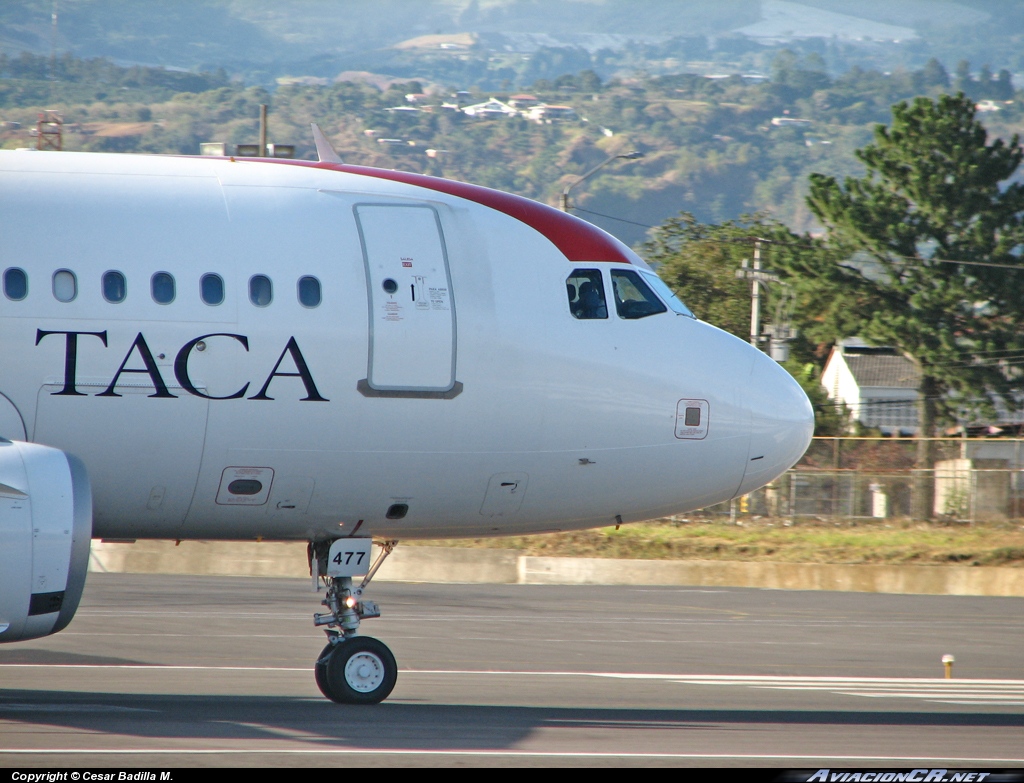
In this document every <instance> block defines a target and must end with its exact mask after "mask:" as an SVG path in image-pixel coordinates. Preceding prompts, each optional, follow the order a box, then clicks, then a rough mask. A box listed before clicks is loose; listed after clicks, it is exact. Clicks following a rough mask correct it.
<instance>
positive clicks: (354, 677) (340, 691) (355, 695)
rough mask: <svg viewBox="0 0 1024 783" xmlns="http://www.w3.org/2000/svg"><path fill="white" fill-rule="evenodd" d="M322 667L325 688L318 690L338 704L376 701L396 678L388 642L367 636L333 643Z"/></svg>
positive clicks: (392, 685) (393, 659) (396, 668)
mask: <svg viewBox="0 0 1024 783" xmlns="http://www.w3.org/2000/svg"><path fill="white" fill-rule="evenodd" d="M322 658H323V656H321V660H322ZM318 665H319V663H318ZM324 668H325V674H326V677H325V678H324V679H325V680H326V682H325V684H326V685H327V688H326V689H325V688H324V687H323V686H321V688H320V690H321V691H323V692H324V695H325V696H327V698H328V699H330V700H331V701H335V702H338V703H339V704H379V703H380V702H382V701H384V699H386V698H387V697H388V696H389V695H391V691H392V690H394V687H395V683H396V682H397V681H398V664H397V663H396V662H395V656H394V655H392V654H391V650H389V649H388V648H387V645H385V644H384V643H383V642H381V641H379V640H377V639H374V638H372V637H369V636H353V637H351V638H350V639H346V640H345V641H344V642H342V643H341V644H338V645H335V647H334V652H332V653H330V655H329V656H328V658H327V662H326V664H325V667H324ZM317 684H318V685H319V679H318V681H317Z"/></svg>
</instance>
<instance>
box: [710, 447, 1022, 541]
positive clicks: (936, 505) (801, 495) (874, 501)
mask: <svg viewBox="0 0 1024 783" xmlns="http://www.w3.org/2000/svg"><path fill="white" fill-rule="evenodd" d="M930 442H931V449H932V453H933V456H934V465H935V467H934V469H931V470H918V469H916V468H915V467H914V464H915V462H916V456H917V449H918V443H917V441H916V440H915V439H909V438H815V439H814V441H813V442H812V443H811V446H810V448H809V449H808V450H807V453H806V454H805V455H804V457H803V459H801V460H800V462H799V463H798V464H797V465H796V466H794V467H793V468H792V469H791V470H789V471H788V472H787V473H785V474H784V475H782V476H780V477H779V478H778V479H776V480H775V481H774V482H772V483H771V484H769V485H768V486H766V487H762V488H761V489H759V490H756V491H755V492H752V493H751V494H750V495H747V496H745V497H742V498H737V499H735V500H733V501H731V502H729V503H720V504H719V505H717V506H712V507H710V508H707V509H704V510H703V511H702V512H700V513H701V514H702V515H707V516H712V517H717V518H721V517H723V516H728V517H729V518H731V519H733V520H736V519H739V518H740V517H770V518H783V519H795V518H798V517H813V518H818V519H822V520H837V521H838V520H856V519H865V520H867V519H874V520H884V519H899V518H903V519H906V518H910V517H912V516H913V511H912V509H914V508H915V507H917V506H916V504H915V500H920V498H918V497H917V495H918V493H925V495H924V496H925V498H927V499H928V500H927V501H926V505H930V507H931V517H932V518H933V519H936V520H946V521H956V522H998V521H1007V520H1020V519H1022V518H1024V440H1017V439H1002V438H934V439H931V441H930Z"/></svg>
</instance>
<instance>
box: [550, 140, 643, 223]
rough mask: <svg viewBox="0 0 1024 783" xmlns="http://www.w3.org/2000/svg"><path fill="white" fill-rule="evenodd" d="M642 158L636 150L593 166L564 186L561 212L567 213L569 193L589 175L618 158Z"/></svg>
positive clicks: (613, 156)
mask: <svg viewBox="0 0 1024 783" xmlns="http://www.w3.org/2000/svg"><path fill="white" fill-rule="evenodd" d="M643 156H644V154H643V153H642V152H639V151H637V150H633V151H632V152H625V153H623V154H621V155H612V156H611V157H610V158H608V159H607V160H603V161H601V162H600V163H598V164H597V165H596V166H594V168H592V169H591V170H590V171H588V172H587V173H586V174H584V175H583V176H582V177H580V178H579V179H577V180H576V181H575V182H571V183H569V184H568V185H566V186H565V190H563V191H562V211H563V212H568V211H569V191H570V190H572V189H573V188H574V187H576V186H577V185H579V184H580V183H581V182H583V180H585V179H587V178H588V177H589V176H590V175H591V174H594V173H596V172H597V171H598V170H600V169H603V168H604V167H605V166H607V165H608V164H609V163H611V162H612V161H613V160H618V159H619V158H622V159H623V160H636V159H637V158H642V157H643Z"/></svg>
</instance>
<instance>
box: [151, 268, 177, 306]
mask: <svg viewBox="0 0 1024 783" xmlns="http://www.w3.org/2000/svg"><path fill="white" fill-rule="evenodd" d="M150 283H151V288H152V291H153V301H154V302H156V303H157V304H170V303H171V302H173V301H174V278H173V277H172V276H171V275H169V274H168V273H167V272H157V273H156V274H155V275H153V279H152V280H151V281H150Z"/></svg>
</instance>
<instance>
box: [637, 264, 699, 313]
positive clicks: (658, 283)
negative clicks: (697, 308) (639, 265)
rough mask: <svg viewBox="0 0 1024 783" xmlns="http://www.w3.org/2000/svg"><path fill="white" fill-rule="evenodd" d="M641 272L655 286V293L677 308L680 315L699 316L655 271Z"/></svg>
mask: <svg viewBox="0 0 1024 783" xmlns="http://www.w3.org/2000/svg"><path fill="white" fill-rule="evenodd" d="M640 274H642V275H643V277H644V280H646V281H647V282H648V283H650V285H651V288H653V289H654V291H655V293H656V294H658V296H660V297H661V299H662V301H663V302H665V304H667V305H668V306H669V307H671V308H672V309H673V310H675V312H677V313H679V315H687V316H689V317H690V318H696V317H697V316H695V315H694V314H693V312H692V311H691V310H690V308H689V307H687V306H686V305H684V304H683V302H682V300H681V299H680V298H679V297H678V296H676V295H675V292H674V291H673V290H672V289H671V288H669V287H668V284H667V283H666V282H665V281H664V280H662V279H661V278H660V277H658V276H657V275H656V274H654V273H653V272H641V273H640Z"/></svg>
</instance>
